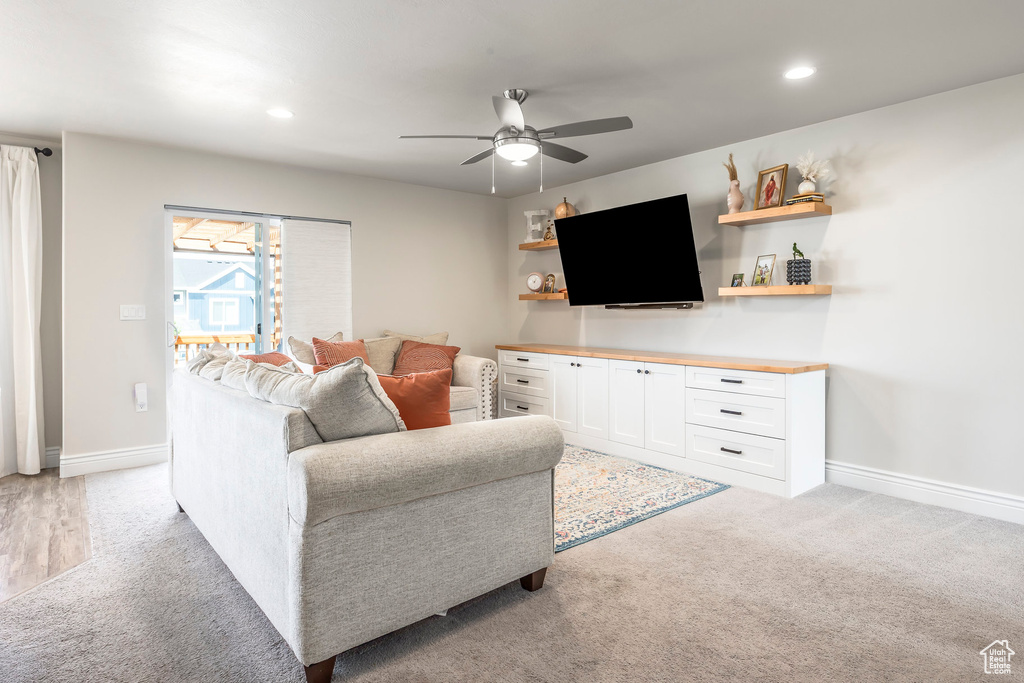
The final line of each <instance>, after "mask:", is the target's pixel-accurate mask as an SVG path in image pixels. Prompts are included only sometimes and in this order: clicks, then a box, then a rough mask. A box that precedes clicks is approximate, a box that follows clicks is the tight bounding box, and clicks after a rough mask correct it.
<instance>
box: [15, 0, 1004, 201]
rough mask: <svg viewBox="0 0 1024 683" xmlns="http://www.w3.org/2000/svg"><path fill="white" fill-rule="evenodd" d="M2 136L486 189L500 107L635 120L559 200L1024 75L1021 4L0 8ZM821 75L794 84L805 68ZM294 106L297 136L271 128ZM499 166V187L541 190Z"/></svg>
mask: <svg viewBox="0 0 1024 683" xmlns="http://www.w3.org/2000/svg"><path fill="white" fill-rule="evenodd" d="M0 8H2V9H0V12H2V16H3V17H4V24H5V26H4V29H5V30H4V35H3V38H2V39H0V130H2V131H5V132H9V133H18V134H23V135H33V136H48V137H58V136H59V135H60V131H61V130H70V131H80V132H90V133H100V134H105V135H114V136H119V137H127V138H135V139H141V140H148V141H153V142H157V143H163V144H169V145H180V146H186V147H195V148H201V149H206V150H212V151H217V152H224V153H228V154H234V155H240V156H246V157H252V158H258V159H267V160H274V161H279V162H286V163H292V164H298V165H302V166H312V167H318V168H328V169H335V170H340V171H347V172H350V173H357V174H361V175H368V176H375V177H380V178H390V179H394V180H401V181H406V182H412V183H419V184H423V185H430V186H435V187H444V188H452V189H458V190H465V191H469V192H480V193H487V192H489V191H490V175H491V168H490V164H489V163H487V162H482V163H479V164H476V165H473V166H467V167H460V166H459V163H460V162H461V161H462V160H463V159H465V158H467V157H469V156H471V155H472V154H474V153H475V152H478V151H481V150H483V149H485V148H486V147H487V144H488V143H486V142H480V141H473V140H413V141H410V140H401V141H400V140H398V136H399V135H401V134H407V135H412V134H432V133H437V134H480V135H491V134H493V133H494V131H495V130H497V128H498V123H497V119H496V117H495V115H494V112H493V109H492V108H491V102H490V97H491V95H494V94H500V93H501V91H502V90H504V89H506V88H510V87H519V88H526V89H527V90H529V91H530V99H529V100H528V101H527V102H526V104H525V105H524V110H525V113H526V121H527V123H529V124H530V125H533V126H534V127H536V128H542V127H547V126H550V125H554V124H560V123H568V122H572V121H578V120H581V119H589V118H603V117H608V116H620V115H628V116H630V117H632V119H633V122H634V128H633V130H630V131H624V132H618V133H610V134H606V135H600V136H593V137H583V138H572V139H567V140H565V143H564V144H566V145H568V146H571V147H574V148H577V149H579V150H580V151H582V152H585V153H586V154H589V155H590V158H589V159H587V160H585V161H583V162H581V163H579V164H577V165H575V166H574V165H570V164H566V163H564V162H560V161H555V160H547V162H546V163H545V164H544V173H545V185H546V186H549V187H554V186H556V185H560V184H563V183H567V182H573V181H577V180H581V179H584V178H589V177H594V176H598V175H603V174H606V173H611V172H614V171H618V170H622V169H626V168H631V167H634V166H639V165H643V164H647V163H651V162H654V161H659V160H662V159H667V158H671V157H675V156H679V155H682V154H687V153H690V152H694V151H698V150H702V149H708V148H711V147H716V146H719V145H724V144H728V143H730V142H735V141H738V140H744V139H749V138H752V137H757V136H760V135H765V134H768V133H772V132H776V131H780V130H786V129H789V128H794V127H797V126H801V125H805V124H809V123H814V122H817V121H823V120H827V119H831V118H835V117H837V116H842V115H846V114H851V113H854V112H858V111H864V110H867V109H873V108H876V107H880V106H883V105H887V104H892V103H895V102H901V101H905V100H909V99H913V98H916V97H921V96H924V95H928V94H932V93H937V92H942V91H945V90H950V89H953V88H957V87H961V86H964V85H969V84H972V83H978V82H981V81H985V80H990V79H993V78H998V77H1001V76H1008V75H1012V74H1017V73H1021V72H1024V50H1022V49H1021V47H1020V29H1021V27H1022V26H1024V2H1021V1H1020V0H986V1H984V2H980V3H967V2H963V1H962V0H957V1H955V2H954V1H951V0H884V1H883V0H858V2H827V1H826V2H823V1H820V0H819V1H818V2H811V1H810V0H804V1H803V2H799V3H797V2H778V1H777V2H774V3H773V2H763V1H754V0H733V1H732V2H729V3H726V2H721V1H718V2H715V1H712V0H708V1H706V2H704V1H700V2H696V1H691V2H681V1H679V0H674V1H643V0H633V1H631V2H623V1H621V0H600V1H597V0H591V1H587V2H566V1H557V0H556V1H552V0H547V1H545V2H540V1H535V0H520V1H519V2H479V1H478V2H472V1H469V0H461V1H460V0H443V1H442V0H433V1H432V0H408V1H404V2H397V1H394V0H392V1H390V2H384V1H381V0H362V1H357V2H351V1H347V0H346V1H339V0H303V1H301V2H295V1H292V2H285V1H283V0H255V1H254V0H247V1H244V2H243V1H237V0H236V1H234V2H209V1H208V0H204V1H196V0H185V1H175V2H137V1H128V0H90V2H85V3H83V2H76V1H75V0H60V1H50V2H22V1H18V0H0ZM800 63H810V64H813V65H815V66H816V67H817V68H818V73H817V74H816V75H815V76H813V77H811V78H810V79H807V80H806V81H786V80H784V79H783V78H782V73H783V72H784V71H785V70H786V69H788V68H789V67H791V66H793V65H796V64H800ZM273 106H284V107H287V108H289V109H291V110H293V111H294V112H295V118H294V119H291V120H287V121H282V120H277V119H272V118H270V117H268V116H267V115H266V113H265V111H266V109H268V108H270V107H273ZM537 181H538V177H537V168H536V164H535V162H532V161H531V163H530V165H529V166H527V167H525V168H513V167H511V166H509V165H508V163H507V162H503V161H499V163H498V165H497V183H498V194H500V195H502V196H515V195H519V194H524V193H526V192H532V191H534V190H535V189H536V187H537Z"/></svg>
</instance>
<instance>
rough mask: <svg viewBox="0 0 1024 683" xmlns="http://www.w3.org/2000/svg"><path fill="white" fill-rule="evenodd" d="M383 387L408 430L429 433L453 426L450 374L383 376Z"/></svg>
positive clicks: (423, 373)
mask: <svg viewBox="0 0 1024 683" xmlns="http://www.w3.org/2000/svg"><path fill="white" fill-rule="evenodd" d="M377 379H379V380H380V385H381V386H382V387H384V391H386V392H387V394H388V398H390V399H391V400H392V401H393V402H394V404H395V405H396V406H397V407H398V412H399V413H400V414H401V415H402V421H404V422H405V426H406V427H407V428H408V429H429V428H430V427H443V426H445V425H450V424H451V423H452V416H451V413H450V412H448V411H449V410H450V409H451V395H450V392H451V386H450V385H451V383H452V371H451V370H437V371H435V372H419V373H416V374H414V375H406V376H405V377H389V376H387V375H380V376H379V377H378V378H377Z"/></svg>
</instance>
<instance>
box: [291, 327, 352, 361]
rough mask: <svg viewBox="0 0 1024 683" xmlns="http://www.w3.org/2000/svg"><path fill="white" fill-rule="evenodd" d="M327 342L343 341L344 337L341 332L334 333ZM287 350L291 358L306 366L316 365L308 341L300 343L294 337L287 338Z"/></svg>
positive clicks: (311, 344) (311, 347) (311, 345)
mask: <svg viewBox="0 0 1024 683" xmlns="http://www.w3.org/2000/svg"><path fill="white" fill-rule="evenodd" d="M327 341H329V342H340V341H345V335H343V334H342V333H341V332H338V333H336V334H335V335H334V336H332V337H328V338H327ZM288 350H289V351H291V354H292V358H294V359H295V360H297V361H299V362H300V363H305V364H306V365H316V356H315V355H314V353H313V343H312V342H308V341H302V340H301V339H296V338H295V337H288Z"/></svg>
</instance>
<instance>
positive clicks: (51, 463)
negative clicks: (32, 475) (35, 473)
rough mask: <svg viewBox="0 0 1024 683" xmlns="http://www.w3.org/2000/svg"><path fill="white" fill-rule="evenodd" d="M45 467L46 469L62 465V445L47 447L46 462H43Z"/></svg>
mask: <svg viewBox="0 0 1024 683" xmlns="http://www.w3.org/2000/svg"><path fill="white" fill-rule="evenodd" d="M43 467H45V468H46V469H50V468H51V467H60V446H47V447H46V462H44V463H43Z"/></svg>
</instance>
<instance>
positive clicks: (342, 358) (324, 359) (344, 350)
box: [313, 337, 373, 374]
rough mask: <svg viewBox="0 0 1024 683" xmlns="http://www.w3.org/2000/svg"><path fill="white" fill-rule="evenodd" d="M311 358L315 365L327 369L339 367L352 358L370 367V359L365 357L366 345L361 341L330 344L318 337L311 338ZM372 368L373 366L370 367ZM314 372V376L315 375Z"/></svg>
mask: <svg viewBox="0 0 1024 683" xmlns="http://www.w3.org/2000/svg"><path fill="white" fill-rule="evenodd" d="M313 357H314V358H315V359H316V364H317V365H325V366H327V367H329V368H331V367H334V366H335V365H341V364H342V363H345V362H347V361H350V360H352V359H353V358H362V359H363V362H364V363H366V364H367V365H370V359H369V358H368V357H367V355H366V344H364V343H363V340H362V339H357V340H355V341H350V342H346V341H342V342H330V341H326V340H324V339H320V338H318V337H313ZM370 367H371V368H372V367H373V366H372V365H370ZM315 372H316V371H315V370H314V374H315Z"/></svg>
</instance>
